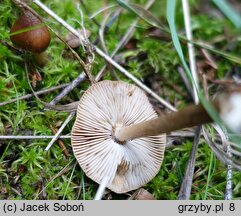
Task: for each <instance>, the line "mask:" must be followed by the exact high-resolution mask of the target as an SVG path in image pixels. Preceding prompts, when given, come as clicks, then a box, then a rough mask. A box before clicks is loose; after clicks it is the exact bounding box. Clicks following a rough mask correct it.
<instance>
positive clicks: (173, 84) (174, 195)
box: [0, 0, 241, 200]
mask: <svg viewBox="0 0 241 216" xmlns="http://www.w3.org/2000/svg"><path fill="white" fill-rule="evenodd" d="M42 2H43V3H44V4H45V5H46V6H48V7H49V8H51V10H53V11H54V12H55V13H56V14H57V15H58V16H59V17H61V18H62V19H63V20H65V21H66V22H67V23H68V24H69V25H71V26H73V27H74V28H75V29H82V30H83V27H84V28H85V29H86V31H87V34H88V35H89V38H88V39H89V41H91V42H92V43H94V44H97V46H98V47H99V48H100V49H101V50H106V51H107V52H108V55H110V54H111V53H112V52H113V50H114V49H115V47H116V46H117V45H118V44H119V42H120V41H121V39H122V38H123V36H124V35H125V33H126V32H127V31H128V30H129V29H130V27H131V25H133V23H134V28H133V32H132V34H131V35H130V37H129V38H128V40H127V41H126V43H125V45H124V46H122V47H121V48H120V49H119V50H118V52H117V53H116V54H115V55H114V57H113V59H114V60H115V61H116V62H117V63H118V64H119V65H121V66H122V67H123V68H125V69H126V70H127V71H128V72H129V73H130V74H132V75H133V76H135V77H136V78H137V79H139V80H140V81H141V82H142V83H143V84H144V85H145V86H147V87H149V88H150V89H151V90H152V91H154V92H155V93H156V94H157V95H159V96H160V97H162V98H163V99H164V100H165V101H166V102H168V103H169V104H171V106H172V107H174V108H175V109H177V110H179V109H181V108H183V107H185V106H186V105H187V104H192V103H193V97H192V95H193V94H194V93H193V90H192V83H190V81H189V80H188V75H187V73H186V72H185V70H184V69H185V68H184V66H183V62H182V60H181V59H180V56H179V55H178V52H177V50H176V49H175V47H174V46H173V40H172V38H173V37H172V36H173V33H174V32H173V30H171V32H170V31H169V27H170V26H169V24H170V23H169V24H168V21H167V13H168V12H170V11H168V10H167V12H166V8H167V5H166V4H167V2H168V1H165V0H158V1H157V0H156V1H150V0H149V1H148V0H135V1H134V0H133V1H129V3H135V4H129V3H126V5H125V6H123V5H121V4H120V3H118V2H117V1H111V0H104V1H96V0H91V1H82V0H74V1H73V0H65V1H59V0H52V1H46V0H45V1H42ZM147 2H148V3H151V6H150V8H149V13H147V11H145V10H143V9H140V8H144V7H145V5H146V4H147ZM172 2H174V1H172ZM188 2H189V7H190V14H191V26H192V34H193V39H194V40H195V41H197V42H198V43H200V44H205V45H207V46H208V47H210V49H205V48H202V47H200V46H195V45H194V48H195V59H196V68H197V77H198V80H199V83H200V88H201V89H202V90H203V92H204V93H203V94H204V96H206V97H209V98H211V97H212V96H213V95H215V94H216V93H217V92H218V91H220V90H222V89H224V88H225V87H227V85H232V84H239V85H240V83H241V82H240V81H241V67H240V64H241V55H240V50H241V36H240V26H237V25H235V22H231V21H230V19H229V18H228V17H227V16H225V15H224V14H223V13H222V12H221V10H220V7H219V6H217V5H215V4H214V3H213V2H214V1H211V0H210V1H201V0H198V1H194V0H191V1H188ZM230 2H231V3H230V5H231V6H232V8H235V10H236V11H237V14H238V13H239V15H240V14H241V3H240V2H239V1H230ZM137 4H138V5H139V6H140V7H138V6H137ZM29 6H30V7H31V8H33V9H34V10H35V11H36V12H37V13H38V14H39V15H40V16H41V17H43V20H44V22H45V23H46V24H47V25H48V26H49V27H51V29H53V30H54V31H55V32H57V33H58V35H60V37H61V38H62V39H66V35H67V34H69V31H68V30H67V29H66V28H64V27H63V26H62V25H61V24H59V23H58V22H57V21H56V20H55V19H53V18H52V17H50V16H49V15H47V14H46V13H45V12H44V11H43V10H42V9H41V8H39V7H38V6H37V5H35V4H34V3H31V4H29ZM108 6H111V7H108ZM128 6H129V7H128ZM130 8H134V9H135V11H134V12H133V11H132V10H131V9H130ZM102 9H103V10H102ZM80 11H82V14H83V19H81V12H80ZM96 12H98V13H96ZM20 13H21V10H20V8H19V7H18V6H16V4H14V3H13V1H8V0H0V23H1V25H0V42H1V43H0V135H1V136H7V135H9V136H13V138H12V139H4V138H1V139H0V199H86V200H89V199H93V198H94V196H95V193H96V191H97V188H98V184H97V183H95V182H94V181H92V180H91V179H89V178H88V177H87V176H86V175H85V173H84V172H83V171H82V169H81V168H80V166H79V164H78V163H77V162H76V159H75V157H74V154H73V151H72V147H71V142H70V139H69V138H63V139H58V140H57V141H55V142H54V144H53V145H52V147H51V148H50V149H49V150H48V151H45V148H46V147H47V145H48V144H49V142H50V141H51V139H46V138H41V139H30V137H31V136H52V135H54V134H55V133H56V131H58V129H59V128H60V127H61V125H62V124H63V123H64V121H65V120H66V118H67V117H68V116H69V113H67V112H58V111H54V110H49V109H45V108H44V105H43V104H42V103H40V102H39V100H37V99H36V98H35V97H34V96H33V95H31V96H29V97H28V98H26V99H21V98H20V97H21V96H24V95H27V94H32V91H31V88H30V86H29V84H28V80H27V77H26V74H28V76H29V78H30V82H31V85H32V87H33V89H34V91H35V92H38V91H41V90H43V89H48V88H52V87H56V86H57V88H55V89H54V90H48V91H46V92H45V93H44V94H39V97H40V98H41V100H42V101H45V102H48V103H50V102H51V101H52V100H53V99H54V98H55V97H56V96H57V95H58V94H59V93H61V90H62V89H63V88H64V87H65V86H69V85H70V83H71V82H72V81H73V80H74V79H76V77H78V76H79V75H80V74H81V73H83V68H82V65H81V64H80V62H79V61H78V60H77V59H76V57H75V55H74V54H73V53H72V52H71V51H70V49H69V48H68V47H67V46H66V44H65V43H63V42H62V41H61V40H60V39H59V38H58V37H57V35H56V34H55V33H54V32H53V31H50V32H51V42H50V45H49V47H48V49H47V50H46V52H47V54H48V59H49V60H48V62H47V64H46V65H45V66H44V67H40V66H38V65H36V64H35V63H33V65H34V66H32V67H31V68H30V69H29V68H28V69H26V67H25V66H26V62H27V64H28V63H31V62H33V60H32V59H33V56H32V55H31V53H25V52H23V51H22V50H21V49H19V48H17V47H15V45H13V43H12V42H11V40H10V35H9V32H10V29H11V27H12V25H13V23H14V22H15V21H16V19H17V18H18V17H19V14H20ZM138 13H139V14H141V13H144V15H143V16H142V18H143V19H140V17H138ZM91 15H95V16H94V18H93V19H90V18H89V17H90V16H91ZM183 15H184V12H183V7H182V4H181V1H178V2H177V6H176V8H175V27H176V29H177V32H178V34H179V35H181V36H185V24H184V18H183ZM239 18H240V16H239ZM137 19H139V21H137ZM81 21H82V22H81ZM239 21H240V20H239ZM81 23H83V25H82V24H81ZM156 23H158V24H160V25H161V27H160V26H159V27H157V25H155V24H156ZM106 26H108V27H106ZM104 29H105V32H104V33H103V31H104ZM75 43H77V45H76V47H75V48H74V50H75V52H76V53H77V54H78V56H79V57H80V58H81V59H83V62H84V63H86V62H87V60H88V59H87V57H86V56H87V55H88V54H86V52H84V51H83V46H81V45H80V44H78V43H79V42H78V40H77V41H75ZM180 43H181V46H182V50H181V51H182V52H183V53H184V58H185V61H186V62H189V54H188V46H187V42H185V40H181V41H180ZM179 51H180V50H179ZM233 56H236V57H235V58H233ZM105 64H106V62H105V60H104V59H103V58H102V57H101V56H99V55H98V54H96V53H95V59H94V62H93V63H92V70H91V74H92V75H93V76H96V75H97V74H98V73H99V71H100V70H101V69H102V67H103V66H104V65H105ZM26 70H27V71H26ZM102 79H103V80H105V79H107V80H116V79H117V80H123V81H125V82H128V83H133V84H135V82H134V81H133V80H131V79H130V78H128V77H127V76H125V75H124V74H123V73H121V72H120V71H119V70H117V69H115V68H114V67H113V66H111V64H108V65H107V67H106V69H105V71H104V74H103V77H102ZM60 85H62V86H60ZM58 86H60V87H59V88H58ZM89 86H90V82H89V80H87V79H84V80H83V81H82V82H79V84H78V85H77V86H76V87H75V88H74V89H73V90H72V91H71V92H69V93H68V94H67V95H66V96H65V97H63V98H61V100H60V101H58V103H57V104H61V105H63V104H68V103H70V102H73V101H78V100H79V99H80V98H81V95H82V94H83V92H84V91H85V90H86V89H88V87H89ZM148 97H149V100H150V102H151V103H152V105H153V107H154V109H155V110H156V112H157V113H158V114H159V115H162V114H163V113H166V112H170V109H168V108H167V107H166V106H165V105H163V104H162V103H160V102H159V101H157V100H156V99H155V98H153V97H151V96H149V95H148ZM12 99H16V100H15V101H13V102H11V103H10V102H9V103H5V102H8V101H10V100H12ZM56 101H57V100H56ZM74 121H75V116H74V117H73V118H72V119H71V120H70V121H69V122H68V124H67V126H66V127H65V128H64V129H63V131H62V132H61V135H70V133H71V129H72V126H73V124H74ZM206 131H207V132H208V133H209V134H210V136H211V137H215V136H218V134H217V132H216V131H215V129H214V128H213V127H212V126H211V125H209V126H206ZM20 135H21V136H29V138H26V139H18V138H17V136H20ZM194 136H195V128H191V129H183V130H180V131H177V132H175V133H170V134H167V148H166V151H165V158H164V161H163V162H162V166H161V169H160V171H159V172H158V174H157V175H156V176H155V178H153V179H152V181H150V182H149V183H147V184H146V185H144V186H143V188H144V189H145V190H146V191H148V192H149V193H151V194H152V195H153V196H154V198H155V199H168V200H175V199H178V194H179V191H180V188H181V185H182V182H183V180H184V178H185V170H186V165H187V163H188V160H189V158H190V152H191V149H192V146H193V143H194ZM212 141H213V140H212ZM198 143H199V145H198V149H197V153H196V161H195V167H194V174H193V176H191V177H192V178H193V180H192V185H191V195H190V199H193V200H197V199H201V200H211V199H214V200H222V199H224V197H225V192H226V183H227V179H226V178H227V168H226V166H225V164H224V163H223V161H221V160H220V158H218V157H217V155H216V154H215V152H213V151H212V150H211V149H210V147H209V145H208V143H207V140H206V139H205V137H204V136H203V134H201V136H200V138H199V139H198ZM214 143H215V141H214ZM217 145H220V143H219V144H217ZM239 151H241V150H240V149H239ZM224 161H225V160H224ZM240 179H241V172H240V171H238V170H237V169H233V173H232V197H233V199H241V182H240ZM132 195H133V196H132ZM134 195H135V191H130V192H128V193H125V194H115V193H114V192H111V191H110V190H107V191H106V193H105V194H104V197H103V199H109V200H111V199H135V197H134Z"/></svg>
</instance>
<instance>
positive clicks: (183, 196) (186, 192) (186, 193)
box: [178, 0, 202, 200]
mask: <svg viewBox="0 0 241 216" xmlns="http://www.w3.org/2000/svg"><path fill="white" fill-rule="evenodd" d="M182 7H183V14H184V22H185V30H186V35H187V39H188V40H192V30H191V21H190V11H189V4H188V1H187V0H182ZM188 54H189V62H190V68H191V73H192V77H193V83H192V87H193V88H192V89H193V96H194V102H195V103H196V104H198V102H199V98H198V92H197V91H198V77H197V69H196V60H195V53H194V47H193V44H191V43H188ZM201 128H202V126H198V127H197V128H196V130H195V137H194V142H193V145H192V150H191V153H190V156H189V160H188V163H187V166H186V171H185V176H184V179H183V181H182V185H181V188H180V191H179V194H178V199H179V200H189V199H190V195H191V189H192V180H193V174H194V168H195V162H196V154H197V149H198V144H199V138H200V134H201Z"/></svg>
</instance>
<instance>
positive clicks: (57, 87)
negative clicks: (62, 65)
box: [0, 83, 69, 106]
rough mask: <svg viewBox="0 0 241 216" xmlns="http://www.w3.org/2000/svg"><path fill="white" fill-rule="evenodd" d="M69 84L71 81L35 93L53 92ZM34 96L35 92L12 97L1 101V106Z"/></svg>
mask: <svg viewBox="0 0 241 216" xmlns="http://www.w3.org/2000/svg"><path fill="white" fill-rule="evenodd" d="M68 85H69V83H65V84H61V85H58V86H54V87H51V88H47V89H43V90H40V91H37V92H35V94H36V95H42V94H46V93H49V92H52V91H55V90H58V89H61V88H64V87H66V86H68ZM33 96H34V94H27V95H24V96H20V97H18V98H15V99H11V100H9V101H4V102H1V103H0V106H5V105H7V104H10V103H13V102H16V101H18V100H24V99H29V98H31V97H33Z"/></svg>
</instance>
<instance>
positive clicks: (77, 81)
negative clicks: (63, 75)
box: [50, 73, 86, 104]
mask: <svg viewBox="0 0 241 216" xmlns="http://www.w3.org/2000/svg"><path fill="white" fill-rule="evenodd" d="M85 79H86V75H85V74H84V73H81V74H80V75H79V76H77V77H76V78H75V79H74V80H73V81H72V82H71V83H70V84H69V85H68V86H66V87H65V88H64V89H63V90H62V91H61V92H60V93H59V94H58V95H57V96H56V97H55V98H54V99H53V100H52V101H51V102H50V104H57V103H58V102H59V101H60V100H61V99H62V98H64V97H65V96H66V95H67V94H68V93H69V92H71V91H72V90H73V89H74V88H75V87H77V86H78V85H79V84H80V83H81V82H83V81H84V80H85Z"/></svg>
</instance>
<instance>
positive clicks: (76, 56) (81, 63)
mask: <svg viewBox="0 0 241 216" xmlns="http://www.w3.org/2000/svg"><path fill="white" fill-rule="evenodd" d="M49 29H50V30H51V31H52V32H53V33H54V34H55V35H56V36H57V37H58V38H59V39H60V40H61V41H62V42H63V43H64V44H65V45H66V46H67V47H68V48H69V50H70V51H71V53H72V54H73V55H74V56H75V58H76V59H77V60H78V61H79V63H80V65H81V66H82V68H83V70H84V73H85V76H87V77H88V79H89V80H90V82H91V84H94V83H95V79H94V78H93V75H92V74H91V72H90V71H89V70H88V67H89V66H88V65H87V64H85V63H84V61H83V60H82V59H81V58H80V56H79V55H78V54H77V52H75V51H74V49H72V48H71V46H70V45H69V44H68V43H67V42H66V41H65V40H64V39H63V38H62V37H61V36H60V35H59V34H58V33H57V32H56V31H54V30H53V29H52V28H50V27H49Z"/></svg>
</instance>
